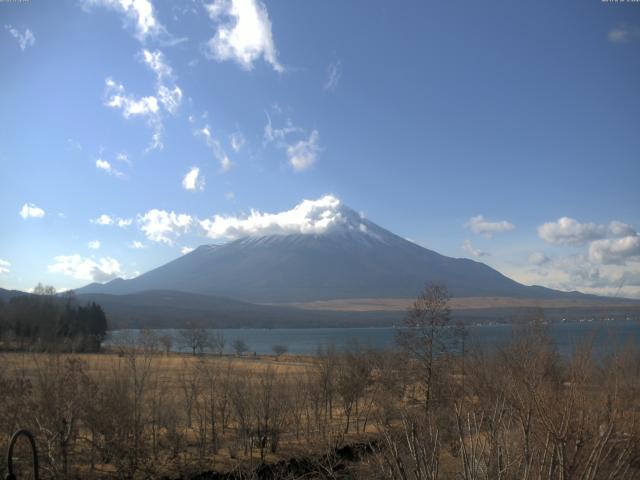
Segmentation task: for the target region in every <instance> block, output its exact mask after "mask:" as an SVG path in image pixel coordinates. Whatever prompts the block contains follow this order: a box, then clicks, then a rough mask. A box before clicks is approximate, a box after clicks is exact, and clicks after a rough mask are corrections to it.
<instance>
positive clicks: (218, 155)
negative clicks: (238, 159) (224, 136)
mask: <svg viewBox="0 0 640 480" xmlns="http://www.w3.org/2000/svg"><path fill="white" fill-rule="evenodd" d="M194 135H196V136H199V137H201V138H202V139H203V140H204V142H205V143H206V144H207V146H208V147H209V148H210V149H211V151H212V152H213V156H214V158H215V159H216V160H217V161H218V163H219V164H220V170H221V171H223V172H228V171H229V170H231V168H232V167H233V162H232V161H231V159H230V158H229V157H228V156H227V154H226V153H225V151H224V149H223V148H222V145H221V144H220V141H219V140H218V139H216V138H214V137H213V135H212V133H211V128H210V127H209V125H205V126H204V127H202V128H201V129H199V130H196V131H195V132H194Z"/></svg>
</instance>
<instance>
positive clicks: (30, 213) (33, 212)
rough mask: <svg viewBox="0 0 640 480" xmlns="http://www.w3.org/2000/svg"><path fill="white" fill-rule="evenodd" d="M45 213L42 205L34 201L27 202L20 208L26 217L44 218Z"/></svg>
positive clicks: (21, 214)
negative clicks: (36, 204) (37, 204)
mask: <svg viewBox="0 0 640 480" xmlns="http://www.w3.org/2000/svg"><path fill="white" fill-rule="evenodd" d="M44 215H45V213H44V210H43V209H41V208H40V207H36V206H35V205H34V204H33V203H25V204H24V205H23V206H22V208H21V209H20V216H21V217H22V218H25V219H26V218H42V217H44Z"/></svg>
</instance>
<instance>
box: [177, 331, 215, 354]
mask: <svg viewBox="0 0 640 480" xmlns="http://www.w3.org/2000/svg"><path fill="white" fill-rule="evenodd" d="M180 338H181V340H182V345H183V346H184V347H185V348H188V349H190V350H191V352H192V353H193V355H196V354H199V355H202V354H203V353H204V351H205V349H206V348H208V347H209V345H210V338H209V332H208V331H207V330H206V329H205V328H202V327H191V328H185V329H183V330H180Z"/></svg>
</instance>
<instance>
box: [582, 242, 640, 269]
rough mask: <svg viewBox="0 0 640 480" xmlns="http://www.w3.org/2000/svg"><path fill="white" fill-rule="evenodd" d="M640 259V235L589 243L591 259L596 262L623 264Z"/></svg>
mask: <svg viewBox="0 0 640 480" xmlns="http://www.w3.org/2000/svg"><path fill="white" fill-rule="evenodd" d="M630 259H640V236H638V235H629V236H626V237H622V238H607V239H603V240H596V241H594V242H592V243H591V245H589V260H590V261H592V262H595V263H604V264H621V265H624V264H625V263H626V261H627V260H630Z"/></svg>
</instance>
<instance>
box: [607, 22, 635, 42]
mask: <svg viewBox="0 0 640 480" xmlns="http://www.w3.org/2000/svg"><path fill="white" fill-rule="evenodd" d="M608 38H609V41H610V42H611V43H626V42H629V41H631V40H632V39H634V38H640V27H638V26H632V25H618V26H617V27H614V28H612V29H611V30H609V34H608Z"/></svg>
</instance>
